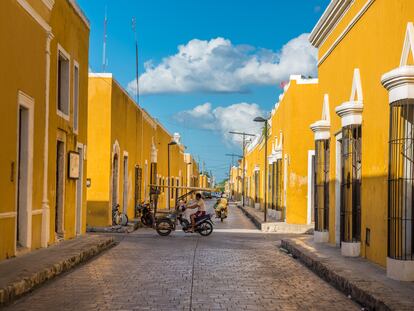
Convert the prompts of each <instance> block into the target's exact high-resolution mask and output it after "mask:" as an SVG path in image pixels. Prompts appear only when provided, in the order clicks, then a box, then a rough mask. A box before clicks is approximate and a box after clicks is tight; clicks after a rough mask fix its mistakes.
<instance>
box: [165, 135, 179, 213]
mask: <svg viewBox="0 0 414 311" xmlns="http://www.w3.org/2000/svg"><path fill="white" fill-rule="evenodd" d="M176 144H177V142H175V141H172V142H170V143H168V191H167V195H168V200H167V207H168V209H170V200H171V192H170V191H171V188H170V187H171V177H170V147H171V146H174V145H176Z"/></svg>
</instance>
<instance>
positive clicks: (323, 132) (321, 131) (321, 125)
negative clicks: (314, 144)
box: [310, 120, 331, 140]
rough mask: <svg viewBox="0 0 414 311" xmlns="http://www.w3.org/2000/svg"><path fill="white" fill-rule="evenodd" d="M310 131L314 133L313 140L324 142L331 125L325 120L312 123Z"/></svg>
mask: <svg viewBox="0 0 414 311" xmlns="http://www.w3.org/2000/svg"><path fill="white" fill-rule="evenodd" d="M310 128H311V130H312V131H313V132H314V133H315V140H325V139H329V137H330V130H331V124H330V123H329V122H328V121H325V120H319V121H316V122H315V123H312V124H311V126H310Z"/></svg>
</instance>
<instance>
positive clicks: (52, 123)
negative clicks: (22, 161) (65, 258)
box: [48, 0, 89, 243]
mask: <svg viewBox="0 0 414 311" xmlns="http://www.w3.org/2000/svg"><path fill="white" fill-rule="evenodd" d="M50 25H51V27H52V32H53V35H54V39H53V40H52V43H51V54H50V55H51V61H50V107H49V110H50V119H49V159H48V162H49V177H48V181H49V183H48V187H49V191H48V195H49V206H50V243H53V242H54V241H55V211H56V209H55V202H56V191H55V189H56V144H57V137H58V136H60V137H64V138H65V139H66V143H65V148H66V153H65V172H64V174H65V185H64V189H65V190H64V192H65V197H64V216H63V218H64V238H65V239H67V238H73V237H74V236H75V235H76V231H75V218H76V180H74V179H69V178H68V174H67V167H68V153H69V152H70V151H74V152H77V151H78V150H77V145H78V144H82V145H86V146H87V122H88V120H87V114H88V108H87V107H88V106H87V105H88V68H89V67H88V63H89V59H88V55H89V26H88V25H86V24H85V22H84V21H83V20H82V18H81V17H80V16H79V15H78V13H77V12H76V11H75V9H74V8H73V6H72V5H71V4H70V3H69V2H68V1H64V0H58V1H55V5H54V7H53V10H52V14H51V17H50ZM58 45H60V46H61V47H62V48H63V49H64V50H65V51H66V52H67V53H68V54H69V55H70V89H69V91H70V115H69V120H66V119H64V118H62V117H60V116H58V115H57V64H58V62H57V61H58ZM75 61H76V62H77V63H78V64H79V131H78V133H77V134H76V133H75V132H74V129H73V124H74V123H73V121H74V113H73V109H74V104H73V103H74V98H73V94H74V65H75ZM86 167H87V161H86V160H85V161H84V174H83V176H84V178H83V180H82V181H81V182H82V184H83V198H82V232H85V230H86V175H87V174H86Z"/></svg>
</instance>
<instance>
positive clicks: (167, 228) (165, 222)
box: [156, 219, 173, 236]
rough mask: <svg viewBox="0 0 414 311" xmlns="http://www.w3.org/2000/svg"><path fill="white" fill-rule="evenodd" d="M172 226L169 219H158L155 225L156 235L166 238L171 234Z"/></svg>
mask: <svg viewBox="0 0 414 311" xmlns="http://www.w3.org/2000/svg"><path fill="white" fill-rule="evenodd" d="M172 229H173V226H172V224H171V221H170V220H169V219H160V220H159V221H158V223H157V228H156V230H157V233H158V234H159V235H161V236H167V235H169V234H170V233H171V231H172Z"/></svg>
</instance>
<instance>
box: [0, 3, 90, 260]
mask: <svg viewBox="0 0 414 311" xmlns="http://www.w3.org/2000/svg"><path fill="white" fill-rule="evenodd" d="M28 3H29V5H30V6H31V10H32V12H35V14H38V16H40V18H41V19H42V23H43V25H44V27H43V26H42V25H41V23H40V22H38V21H36V20H35V18H34V17H33V16H31V15H30V13H29V12H27V11H26V10H25V9H24V8H23V7H22V6H21V5H20V4H19V3H18V2H17V1H14V0H4V1H1V4H0V35H1V37H2V41H3V42H5V43H7V44H6V45H4V48H2V49H1V50H0V59H1V60H0V66H1V68H2V74H1V75H0V90H1V94H2V95H1V96H2V103H3V104H2V105H0V113H1V114H2V115H4V116H7V118H5V119H4V120H3V121H2V122H1V124H0V131H1V132H2V133H3V134H4V135H3V136H2V138H3V152H2V153H1V154H0V177H1V178H0V197H1V198H2V204H1V206H0V228H1V229H0V230H1V234H0V260H1V259H4V258H8V257H10V256H14V255H15V251H16V212H17V209H16V197H17V194H16V192H17V169H18V157H17V156H18V154H17V150H18V113H19V105H18V102H17V98H18V94H19V92H22V93H24V94H25V95H27V96H28V98H30V100H31V101H33V103H34V104H33V128H32V129H30V132H31V134H32V135H33V150H32V153H33V161H32V162H33V172H32V186H31V187H30V190H31V197H30V199H31V205H30V206H29V210H30V211H31V213H33V214H31V215H30V216H29V219H30V222H31V229H29V230H28V231H29V243H30V244H31V245H29V247H30V248H31V249H36V248H39V247H41V246H42V223H44V222H45V221H47V220H50V230H51V231H52V232H51V234H50V236H49V239H48V241H46V242H49V244H50V243H54V241H55V237H54V234H53V231H54V202H55V199H54V198H55V197H54V194H55V190H54V189H55V181H54V176H55V174H56V172H55V170H56V168H55V165H54V163H55V157H54V156H55V153H56V135H57V130H58V129H60V130H63V131H64V132H66V133H67V143H68V145H67V150H66V151H69V150H75V146H76V143H77V142H78V140H79V141H80V142H82V143H85V144H86V109H87V106H86V104H87V101H86V100H87V71H88V47H89V28H88V25H86V24H85V23H84V21H83V20H82V19H81V17H80V16H79V15H78V13H76V12H75V10H74V9H73V7H72V5H71V4H70V3H69V2H68V1H65V0H57V1H55V5H54V7H53V9H52V10H51V11H50V10H49V9H48V8H47V7H46V6H45V5H44V3H43V2H41V1H35V0H29V1H28ZM49 31H50V34H51V36H52V37H53V39H52V40H51V43H50V54H48V53H47V38H48V36H49ZM58 43H60V44H61V45H62V46H64V47H65V49H66V50H67V51H68V52H69V53H70V54H71V57H72V56H73V58H74V59H76V60H77V61H78V62H79V65H80V81H79V88H80V94H79V104H80V112H79V134H78V135H77V137H75V135H74V134H73V130H72V128H71V124H70V122H71V121H69V122H66V121H65V122H62V120H58V117H57V115H56V80H57V71H56V65H57V51H56V47H57V44H58ZM47 59H50V67H47ZM71 60H72V58H71ZM71 65H73V63H71ZM72 69H73V68H72V67H71V77H72V73H73V71H72ZM48 76H50V80H49V83H47V82H48V80H47V77H48ZM48 87H49V89H48ZM72 87H73V83H71V91H73V88H72ZM47 90H49V91H47ZM48 98H49V115H48V120H47V121H48V122H49V131H48V134H49V139H48V148H47V150H48V154H49V159H48V163H49V167H48V168H47V171H48V184H47V191H46V193H47V195H48V204H49V207H50V212H51V213H50V218H47V217H44V215H47V209H46V208H45V206H46V205H45V204H43V205H42V203H44V202H42V201H43V192H44V189H43V186H44V180H45V179H44V152H45V137H46V136H45V125H46V124H47V122H46V111H47V110H46V106H47V105H46V103H47V99H48ZM71 100H72V97H71ZM71 109H73V105H72V102H71ZM70 120H73V118H72V114H71V115H70ZM13 166H14V170H13V169H12V168H13ZM74 184H75V182H74V181H67V182H66V197H65V231H66V232H65V238H70V237H73V236H74V234H75V219H74V218H75V206H74V200H75V192H74V191H75V188H74ZM85 198H86V196H85ZM84 211H85V209H84ZM83 218H85V217H83ZM83 224H84V223H83ZM21 226H23V225H21ZM84 229H85V226H84V227H83V232H84V231H85V230H84ZM45 236H46V235H45ZM46 244H47V243H46ZM43 246H46V245H43Z"/></svg>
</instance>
